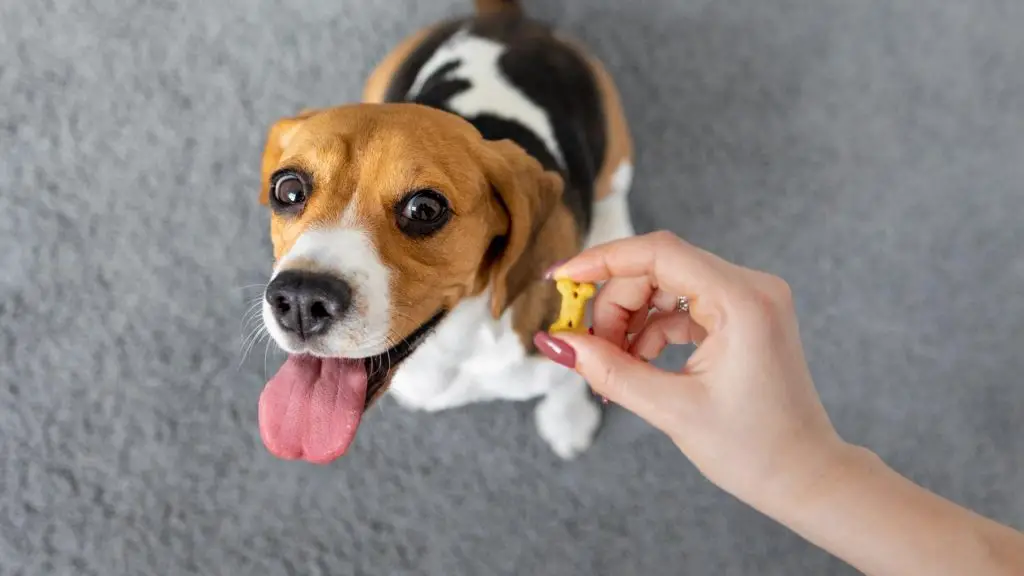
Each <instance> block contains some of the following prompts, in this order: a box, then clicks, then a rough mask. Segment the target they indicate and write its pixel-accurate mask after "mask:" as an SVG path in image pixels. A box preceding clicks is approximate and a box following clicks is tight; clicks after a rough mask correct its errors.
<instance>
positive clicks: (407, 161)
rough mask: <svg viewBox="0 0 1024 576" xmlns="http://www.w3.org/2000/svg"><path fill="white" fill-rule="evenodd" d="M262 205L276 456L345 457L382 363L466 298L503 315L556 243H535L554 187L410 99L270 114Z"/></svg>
mask: <svg viewBox="0 0 1024 576" xmlns="http://www.w3.org/2000/svg"><path fill="white" fill-rule="evenodd" d="M262 180H263V182H262V190H261V192H260V201H261V202H262V203H264V204H266V205H268V206H269V207H270V209H271V211H272V217H271V235H272V239H273V244H274V258H275V265H274V269H273V274H272V276H271V279H270V282H269V283H268V285H267V289H266V294H265V299H264V302H263V321H264V323H265V325H266V327H267V329H268V331H269V332H270V334H271V336H272V337H273V338H274V340H275V341H276V342H277V344H278V345H279V346H280V347H281V348H283V349H284V350H285V351H286V352H288V353H289V359H288V360H287V361H286V362H285V365H284V366H282V368H281V370H280V371H279V372H278V374H277V375H276V376H274V378H272V379H271V381H270V382H269V383H268V384H267V387H266V389H265V390H264V392H263V394H262V396H261V398H260V410H259V418H260V433H261V436H262V437H263V440H264V443H265V444H266V446H267V448H268V449H269V450H270V451H271V452H272V453H273V454H275V455H277V456H279V457H282V458H304V459H306V460H309V461H312V462H327V461H330V460H333V459H334V458H336V457H337V456H339V455H340V454H342V453H344V451H345V450H346V449H347V447H348V445H349V444H350V443H351V441H352V439H353V438H354V436H355V431H356V427H357V426H358V424H359V421H360V418H361V415H362V413H363V412H364V410H365V409H366V408H367V407H368V406H370V404H371V403H372V402H373V401H374V400H376V399H377V398H378V397H379V396H380V394H381V392H382V391H383V390H384V389H385V388H386V387H387V385H388V383H389V381H390V375H391V372H392V370H393V369H394V368H395V367H396V366H397V365H398V364H399V363H401V362H402V360H404V359H405V358H406V357H408V356H409V355H410V354H411V353H412V352H413V350H414V349H415V348H416V346H417V345H418V344H419V343H420V342H421V341H422V340H423V339H424V338H425V337H426V336H427V335H428V334H429V332H430V330H431V329H432V328H433V327H434V326H436V325H437V324H438V323H439V322H440V321H441V319H442V318H443V317H444V314H445V313H446V311H448V310H451V309H452V308H454V307H455V305H456V304H458V302H459V301H460V300H461V299H463V298H465V297H468V296H474V295H479V294H481V293H484V291H485V290H486V291H488V294H489V298H490V305H491V311H492V313H493V314H494V316H495V317H499V316H500V315H501V314H502V313H503V312H504V310H505V309H506V308H507V307H508V306H509V305H510V304H511V303H512V302H513V301H514V300H515V299H516V297H517V296H518V295H519V294H520V293H521V292H522V291H523V290H524V289H525V288H526V287H527V286H528V285H529V284H530V283H531V282H533V281H536V280H537V279H539V277H540V275H541V274H542V272H543V269H544V268H545V267H546V266H547V265H550V264H551V263H552V262H554V261H555V259H557V258H561V257H564V256H566V255H567V254H565V253H564V249H563V248H561V247H558V246H552V245H551V243H550V242H547V243H542V242H537V241H536V236H537V234H538V232H539V231H541V230H542V229H543V228H544V227H545V222H547V221H548V220H549V217H550V216H551V215H552V213H553V212H555V211H556V208H557V206H558V205H559V204H560V199H561V195H562V180H561V178H560V177H559V176H558V175H557V174H555V173H553V172H546V171H544V170H543V168H542V167H541V165H540V164H539V163H538V162H537V161H536V160H534V159H533V158H532V157H530V156H528V155H527V154H526V153H525V152H524V151H523V150H522V149H521V148H520V147H519V146H517V145H516V144H514V143H512V142H510V141H500V142H494V141H487V140H484V139H483V138H482V137H481V135H480V133H479V132H478V131H477V130H476V129H475V128H474V127H473V126H472V125H471V124H470V123H468V122H467V121H465V120H463V119H462V118H460V117H458V116H456V115H453V114H449V113H446V112H443V111H440V110H436V109H432V108H428V107H424V106H419V105H415V104H359V105H351V106H341V107H336V108H330V109H324V110H314V111H309V112H304V113H302V114H300V115H299V116H297V117H294V118H287V119H283V120H280V121H278V122H277V123H276V124H274V126H273V127H272V128H271V130H270V133H269V136H268V138H267V143H266V148H265V151H264V154H263V163H262Z"/></svg>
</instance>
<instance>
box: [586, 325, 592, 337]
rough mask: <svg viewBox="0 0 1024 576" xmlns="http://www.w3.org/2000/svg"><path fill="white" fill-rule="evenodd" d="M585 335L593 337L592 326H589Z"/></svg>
mask: <svg viewBox="0 0 1024 576" xmlns="http://www.w3.org/2000/svg"><path fill="white" fill-rule="evenodd" d="M587 334H590V335H591V336H593V335H594V327H593V326H591V327H590V328H587Z"/></svg>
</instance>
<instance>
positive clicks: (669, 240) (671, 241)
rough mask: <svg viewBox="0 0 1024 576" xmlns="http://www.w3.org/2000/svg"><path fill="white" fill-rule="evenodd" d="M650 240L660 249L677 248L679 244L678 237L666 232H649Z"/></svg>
mask: <svg viewBox="0 0 1024 576" xmlns="http://www.w3.org/2000/svg"><path fill="white" fill-rule="evenodd" d="M650 238H651V240H652V241H653V242H654V244H655V245H656V246H660V247H670V246H678V245H679V244H680V242H681V240H680V239H679V237H678V236H676V235H675V234H673V233H672V232H669V231H668V230H658V231H657V232H651V234H650Z"/></svg>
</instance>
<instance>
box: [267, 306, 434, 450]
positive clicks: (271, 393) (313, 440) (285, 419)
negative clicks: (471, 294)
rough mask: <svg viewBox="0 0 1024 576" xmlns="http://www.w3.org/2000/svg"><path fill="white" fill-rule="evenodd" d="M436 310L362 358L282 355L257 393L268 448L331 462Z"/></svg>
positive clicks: (424, 333) (413, 347) (431, 323)
mask: <svg viewBox="0 0 1024 576" xmlns="http://www.w3.org/2000/svg"><path fill="white" fill-rule="evenodd" d="M444 315H445V314H444V311H441V312H438V313H437V314H435V315H434V316H433V317H432V318H430V320H427V321H426V322H425V323H424V324H423V325H421V326H420V327H419V328H417V329H416V330H415V331H414V332H413V333H412V334H410V335H409V336H408V337H406V338H404V339H403V340H402V341H401V342H399V343H398V344H396V345H395V346H393V347H391V348H390V349H388V350H387V351H385V352H383V353H381V354H378V355H376V356H370V357H367V358H318V357H315V356H310V355H306V354H293V355H291V356H289V357H288V359H287V360H286V361H285V363H284V365H282V366H281V369H280V370H278V372H277V374H275V375H274V377H273V378H271V379H270V381H269V382H267V385H266V387H265V388H264V389H263V393H262V394H261V395H260V405H259V423H260V437H261V438H262V439H263V444H264V445H265V446H266V447H267V450H269V451H270V453H271V454H273V455H274V456H277V457H278V458H282V459H285V460H296V459H303V460H306V461H309V462H312V463H315V464H327V463H329V462H332V461H333V460H335V459H336V458H338V457H339V456H341V455H342V454H344V453H345V451H346V450H348V447H349V446H350V445H351V444H352V441H353V440H354V439H355V436H356V430H357V429H358V428H359V423H360V421H361V420H362V416H363V413H364V412H365V411H366V409H367V408H369V407H370V406H371V405H372V404H373V402H374V401H376V400H377V399H378V398H379V397H380V395H381V393H382V392H383V391H384V390H385V389H386V388H387V385H388V383H389V382H390V381H391V375H392V373H393V372H394V369H395V368H396V367H398V365H399V364H401V363H402V361H404V360H405V359H406V358H408V357H409V355H411V354H412V353H413V352H414V351H415V350H416V348H417V347H418V346H419V345H420V344H421V343H422V342H423V340H425V339H426V338H427V336H429V335H430V332H431V331H433V329H434V328H436V327H437V325H438V324H439V323H440V322H441V320H442V319H443V318H444Z"/></svg>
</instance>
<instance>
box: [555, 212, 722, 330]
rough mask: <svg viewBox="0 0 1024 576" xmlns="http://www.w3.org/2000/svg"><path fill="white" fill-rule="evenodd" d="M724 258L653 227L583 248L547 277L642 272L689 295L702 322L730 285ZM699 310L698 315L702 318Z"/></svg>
mask: <svg viewBox="0 0 1024 576" xmlns="http://www.w3.org/2000/svg"><path fill="white" fill-rule="evenodd" d="M729 270H730V265H729V263H728V262H726V261H724V260H722V259H720V258H718V257H717V256H714V255H713V254H710V253H708V252H706V251H704V250H701V249H700V248H697V247H696V246H693V245H692V244H689V243H687V242H686V241H684V240H682V239H681V238H679V237H678V236H676V235H674V234H672V233H670V232H653V233H650V234H645V235H643V236H634V237H631V238H625V239H622V240H615V241H612V242H608V243H607V244H601V245H598V246H595V247H593V248H588V249H586V250H584V251H583V252H581V253H580V254H578V255H577V256H575V257H574V258H571V259H570V260H568V261H567V262H565V263H564V264H562V265H561V266H559V267H558V268H556V269H555V270H554V271H553V272H552V274H551V276H552V277H553V278H571V279H572V280H573V281H576V282H593V283H598V282H605V281H608V280H610V279H612V278H616V277H637V276H646V277H648V278H649V279H650V280H651V281H652V284H653V285H654V286H656V287H657V288H660V289H661V290H663V291H665V292H669V293H672V294H675V295H677V296H686V297H687V298H688V299H689V300H690V311H691V314H692V315H693V317H694V319H696V320H697V322H698V323H700V324H701V325H704V326H705V327H707V324H706V323H705V321H706V320H712V318H711V317H709V316H708V314H711V313H712V312H713V311H714V310H717V309H720V308H721V307H722V306H723V305H724V303H725V300H726V298H727V295H728V294H729V293H730V292H733V291H734V290H735V289H736V282H735V280H733V278H735V277H734V276H733V275H731V274H729ZM702 316H704V318H702Z"/></svg>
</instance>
